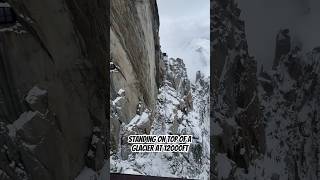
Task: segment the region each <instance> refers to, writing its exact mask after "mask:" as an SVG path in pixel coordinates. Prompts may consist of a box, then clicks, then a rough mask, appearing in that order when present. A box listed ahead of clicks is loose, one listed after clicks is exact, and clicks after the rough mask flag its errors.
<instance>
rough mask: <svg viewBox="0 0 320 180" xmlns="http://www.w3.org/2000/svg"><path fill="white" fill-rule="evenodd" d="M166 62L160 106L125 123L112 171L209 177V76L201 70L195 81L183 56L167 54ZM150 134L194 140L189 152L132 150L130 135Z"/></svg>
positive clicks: (112, 158) (114, 153)
mask: <svg viewBox="0 0 320 180" xmlns="http://www.w3.org/2000/svg"><path fill="white" fill-rule="evenodd" d="M163 62H164V63H163V64H164V67H163V68H164V69H165V77H164V81H163V83H162V86H161V87H160V89H159V94H158V99H157V104H156V107H155V109H154V110H153V111H150V110H143V113H142V115H138V114H137V116H136V117H135V118H133V119H132V120H131V121H130V122H129V124H123V125H122V130H121V134H122V136H121V140H120V141H122V144H120V145H119V146H120V147H119V149H118V151H116V152H113V153H112V154H111V172H116V173H124V174H140V175H152V176H165V177H183V178H198V179H209V164H210V163H209V118H208V117H209V115H208V112H209V111H208V108H209V105H208V103H209V79H208V78H206V79H205V78H204V76H203V75H200V72H199V78H198V79H197V82H196V83H195V84H191V83H190V81H189V79H188V76H187V73H186V67H185V65H184V63H183V61H182V60H181V59H179V58H177V59H173V58H170V59H168V57H166V56H165V57H163ZM142 116H145V117H146V118H142ZM141 119H144V120H143V121H141ZM139 122H144V125H141V124H140V123H139ZM148 127H151V128H150V129H147V128H148ZM149 133H150V134H155V135H166V134H186V135H193V143H192V145H191V147H190V150H189V152H188V153H168V152H166V153H149V152H148V153H147V152H146V153H131V152H130V149H129V145H128V144H126V138H127V137H128V135H130V134H149Z"/></svg>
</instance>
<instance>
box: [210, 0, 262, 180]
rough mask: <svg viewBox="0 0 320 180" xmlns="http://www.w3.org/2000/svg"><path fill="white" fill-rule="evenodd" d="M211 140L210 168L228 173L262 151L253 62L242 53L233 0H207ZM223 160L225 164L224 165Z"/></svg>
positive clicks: (220, 174)
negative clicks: (210, 22) (210, 10)
mask: <svg viewBox="0 0 320 180" xmlns="http://www.w3.org/2000/svg"><path fill="white" fill-rule="evenodd" d="M213 11H214V15H213V17H212V18H213V27H212V33H213V36H214V37H215V38H214V41H213V43H212V58H213V59H212V61H211V62H212V63H213V66H212V67H213V69H211V71H213V79H212V81H213V85H212V92H211V93H212V95H213V100H212V101H211V103H212V115H213V119H212V121H213V123H211V126H212V128H213V131H212V132H213V134H211V135H212V136H213V138H212V141H213V144H214V147H213V149H214V154H212V156H213V158H214V160H215V161H216V163H217V164H216V166H215V165H213V166H214V168H216V169H214V173H215V174H216V176H217V177H218V178H219V179H221V178H228V177H229V176H232V174H233V173H234V172H235V169H237V168H242V169H244V170H245V171H247V170H248V167H249V164H250V162H251V161H253V160H254V159H256V158H257V157H258V156H259V154H260V153H263V152H264V151H265V135H264V125H263V121H262V120H263V118H262V114H261V111H260V108H259V99H258V94H257V86H256V85H257V79H256V62H255V60H254V59H253V58H252V57H251V56H250V55H249V54H248V47H247V42H246V38H245V31H244V22H243V21H241V20H239V15H240V10H239V9H238V8H237V6H236V4H235V2H234V1H233V0H227V1H225V0H215V1H213ZM224 164H227V166H228V167H224Z"/></svg>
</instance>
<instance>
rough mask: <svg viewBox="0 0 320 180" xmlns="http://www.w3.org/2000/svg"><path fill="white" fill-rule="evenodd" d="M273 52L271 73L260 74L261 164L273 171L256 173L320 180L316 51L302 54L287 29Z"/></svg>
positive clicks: (317, 53) (319, 52) (318, 91)
mask: <svg viewBox="0 0 320 180" xmlns="http://www.w3.org/2000/svg"><path fill="white" fill-rule="evenodd" d="M275 52H276V54H275V59H274V64H273V70H271V71H266V70H264V69H263V68H261V70H260V73H259V76H258V78H259V98H260V99H261V108H262V109H263V113H264V121H265V124H266V136H267V138H266V139H267V155H266V156H265V157H264V159H263V160H260V161H261V162H263V163H266V162H268V163H269V164H271V166H270V165H269V166H266V167H259V168H257V170H256V171H260V172H262V171H268V172H270V173H269V174H266V177H268V176H269V177H274V179H301V180H303V179H319V175H320V174H319V168H320V167H319V162H320V161H319V158H320V153H319V148H320V144H319V135H320V134H319V128H320V123H319V109H320V106H319V105H320V99H319V95H320V94H319V93H320V85H319V73H320V71H319V64H320V58H319V55H320V51H319V49H318V48H314V49H313V50H312V51H311V52H309V53H306V54H303V53H302V51H301V47H299V46H297V45H296V44H293V43H292V41H291V38H290V32H289V30H287V29H285V30H280V32H279V33H278V35H277V38H276V51H275ZM280 167H286V170H284V168H281V169H283V171H279V168H280ZM271 172H272V173H271Z"/></svg>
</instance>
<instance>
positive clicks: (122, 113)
mask: <svg viewBox="0 0 320 180" xmlns="http://www.w3.org/2000/svg"><path fill="white" fill-rule="evenodd" d="M158 32H159V17H158V10H157V4H156V1H155V0H151V1H141V0H134V1H127V0H112V1H111V27H110V38H111V39H110V41H111V47H110V51H111V61H112V62H113V64H114V65H115V66H114V67H117V68H116V70H111V72H110V80H111V86H110V94H111V100H112V102H111V105H112V106H114V107H115V106H116V107H117V108H115V109H114V110H113V114H114V116H112V117H111V138H112V139H113V142H112V146H113V147H114V148H116V147H117V143H118V142H117V139H119V132H120V125H121V123H125V124H128V123H129V120H130V119H132V118H133V117H134V116H135V115H136V113H137V111H141V112H142V111H143V110H144V108H148V109H150V110H152V109H153V108H154V106H155V103H156V96H157V92H158V85H159V84H160V81H161V73H159V72H160V45H159V35H158ZM119 91H123V92H125V93H124V94H125V95H124V96H123V97H122V98H121V100H120V99H119V98H120V97H119V93H118V92H119ZM117 98H118V99H117ZM117 109H118V110H117Z"/></svg>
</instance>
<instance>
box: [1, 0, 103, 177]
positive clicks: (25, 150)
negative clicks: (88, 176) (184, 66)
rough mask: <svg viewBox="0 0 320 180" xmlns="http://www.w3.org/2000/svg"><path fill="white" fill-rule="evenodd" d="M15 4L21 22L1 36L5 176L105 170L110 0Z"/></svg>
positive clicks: (2, 126) (46, 0)
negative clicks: (90, 169)
mask: <svg viewBox="0 0 320 180" xmlns="http://www.w3.org/2000/svg"><path fill="white" fill-rule="evenodd" d="M9 4H10V5H11V6H12V7H13V9H14V11H15V12H16V14H17V17H18V20H17V23H15V24H12V26H10V27H6V28H3V27H2V28H1V32H0V79H1V80H0V135H1V136H0V150H1V151H0V159H1V161H0V177H1V179H17V180H18V179H19V180H20V179H34V180H43V179H48V180H50V179H52V180H53V179H61V180H69V179H73V178H75V177H76V176H77V175H78V174H79V173H80V171H81V170H82V169H83V168H84V166H88V167H91V168H92V169H95V170H99V169H101V168H102V166H103V164H104V155H107V153H106V151H105V145H104V143H105V139H104V138H105V137H106V134H107V132H106V131H108V129H107V128H106V127H107V120H106V115H105V108H104V105H105V98H106V92H107V88H106V81H107V78H106V77H107V72H106V69H105V67H106V62H107V60H106V57H107V48H108V44H107V42H108V41H107V39H108V37H109V33H108V17H107V13H106V12H108V9H109V8H108V7H107V2H106V1H90V2H89V1H77V2H75V1H69V0H43V1H35V0H30V1H14V0H12V1H9ZM91 139H94V140H95V141H94V143H92V144H91ZM89 150H92V151H93V152H92V156H91V157H86V154H87V153H88V152H89Z"/></svg>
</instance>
